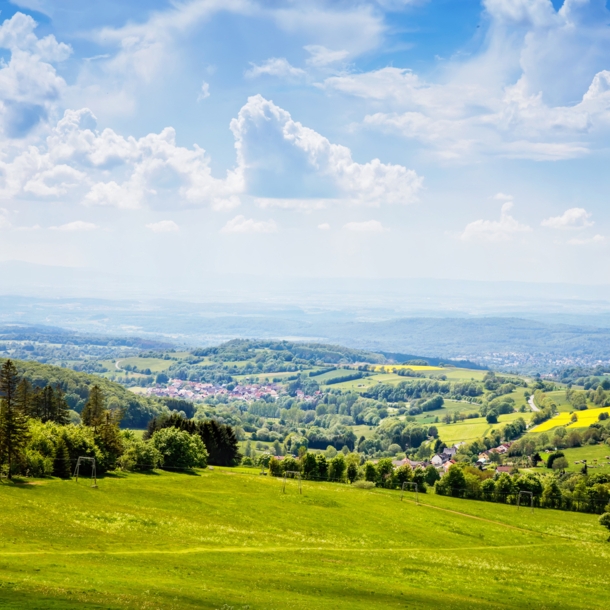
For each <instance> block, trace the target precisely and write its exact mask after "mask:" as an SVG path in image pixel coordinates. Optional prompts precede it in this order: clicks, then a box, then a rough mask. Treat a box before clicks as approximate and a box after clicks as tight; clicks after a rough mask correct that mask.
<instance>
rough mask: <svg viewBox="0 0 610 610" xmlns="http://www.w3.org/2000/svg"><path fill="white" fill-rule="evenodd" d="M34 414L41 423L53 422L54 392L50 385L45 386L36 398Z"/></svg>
mask: <svg viewBox="0 0 610 610" xmlns="http://www.w3.org/2000/svg"><path fill="white" fill-rule="evenodd" d="M36 398H37V403H38V404H37V408H36V412H37V413H38V417H39V419H40V420H41V421H42V422H48V421H53V415H54V412H55V392H54V391H53V388H52V387H51V386H50V385H47V386H45V387H44V388H43V389H42V391H40V392H39V393H38V394H37V396H36Z"/></svg>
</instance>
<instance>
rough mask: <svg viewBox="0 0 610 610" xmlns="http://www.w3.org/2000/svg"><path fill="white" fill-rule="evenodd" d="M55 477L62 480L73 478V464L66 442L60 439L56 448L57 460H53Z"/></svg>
mask: <svg viewBox="0 0 610 610" xmlns="http://www.w3.org/2000/svg"><path fill="white" fill-rule="evenodd" d="M53 476H54V477H60V478H62V479H69V478H71V477H72V462H70V452H69V451H68V445H66V441H65V440H64V439H63V438H61V437H60V439H59V440H58V441H57V446H56V447H55V459H54V460H53Z"/></svg>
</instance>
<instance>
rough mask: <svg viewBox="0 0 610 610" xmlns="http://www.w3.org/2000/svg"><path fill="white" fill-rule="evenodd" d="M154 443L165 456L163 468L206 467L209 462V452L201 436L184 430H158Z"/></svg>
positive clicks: (153, 438)
mask: <svg viewBox="0 0 610 610" xmlns="http://www.w3.org/2000/svg"><path fill="white" fill-rule="evenodd" d="M152 444H153V446H154V447H155V449H157V450H158V451H159V453H160V454H161V455H162V456H163V468H176V469H181V468H185V469H188V468H205V467H206V466H207V464H208V452H207V450H206V448H205V445H204V444H203V441H202V440H201V438H200V437H199V436H195V435H191V434H189V433H188V432H185V431H184V430H178V429H177V428H163V429H161V430H157V431H156V432H155V433H154V434H153V437H152Z"/></svg>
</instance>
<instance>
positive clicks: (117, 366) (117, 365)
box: [114, 360, 538, 411]
mask: <svg viewBox="0 0 610 610" xmlns="http://www.w3.org/2000/svg"><path fill="white" fill-rule="evenodd" d="M119 362H121V361H120V360H117V361H116V362H115V363H114V366H115V368H116V370H117V371H122V370H123V369H122V368H121V367H120V366H119ZM537 410H538V409H536V411H537Z"/></svg>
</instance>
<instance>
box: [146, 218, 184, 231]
mask: <svg viewBox="0 0 610 610" xmlns="http://www.w3.org/2000/svg"><path fill="white" fill-rule="evenodd" d="M145 226H146V228H147V229H150V230H151V231H152V232H153V233H175V232H177V231H179V230H180V227H179V226H178V225H177V224H176V223H175V222H174V221H173V220H160V221H159V222H150V223H148V224H147V225H145Z"/></svg>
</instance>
